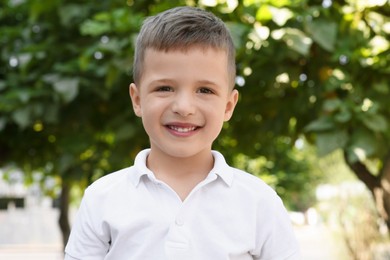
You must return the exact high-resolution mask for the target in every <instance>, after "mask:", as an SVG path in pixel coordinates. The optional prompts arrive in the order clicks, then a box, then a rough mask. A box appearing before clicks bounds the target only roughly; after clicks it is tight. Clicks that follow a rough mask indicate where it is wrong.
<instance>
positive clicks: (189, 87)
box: [65, 7, 299, 260]
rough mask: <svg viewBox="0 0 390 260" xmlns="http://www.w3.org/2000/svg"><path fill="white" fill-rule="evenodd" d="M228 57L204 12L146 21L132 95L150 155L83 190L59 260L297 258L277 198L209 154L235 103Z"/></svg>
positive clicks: (227, 46) (228, 43)
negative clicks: (63, 259)
mask: <svg viewBox="0 0 390 260" xmlns="http://www.w3.org/2000/svg"><path fill="white" fill-rule="evenodd" d="M234 56H235V53H234V46H233V43H232V39H231V36H230V34H229V32H228V30H227V28H226V27H225V25H224V23H223V22H222V21H221V20H220V19H218V18H216V17H215V16H214V15H212V14H211V13H208V12H206V11H203V10H201V9H197V8H191V7H178V8H174V9H171V10H168V11H165V12H163V13H161V14H159V15H157V16H154V17H150V18H148V19H146V20H145V22H144V24H143V26H142V28H141V31H140V34H139V36H138V39H137V45H136V50H135V60H134V68H133V70H134V71H133V72H134V83H132V84H131V85H130V88H129V92H130V97H131V100H132V104H133V109H134V112H135V114H136V115H137V116H139V117H141V119H142V123H143V126H144V128H145V131H146V132H147V134H148V136H149V138H150V149H147V150H144V151H141V152H140V153H139V154H138V155H137V157H136V159H135V163H134V166H132V167H129V168H126V169H123V170H120V171H118V172H115V173H112V174H109V175H107V176H105V177H103V178H101V179H99V180H98V181H96V182H95V183H93V184H92V185H91V186H90V187H89V188H88V189H87V190H86V192H85V195H84V198H83V201H82V203H81V206H80V209H79V213H78V216H77V219H76V221H75V223H74V226H73V229H72V233H71V236H70V238H69V242H68V244H67V246H66V249H65V252H66V256H65V259H82V260H86V259H114V260H120V259H126V260H129V259H137V260H145V259H153V260H156V259H157V260H159V259H162V260H164V259H180V260H181V259H183V260H187V259H197V260H205V259H206V260H207V259H210V260H219V259H221V260H222V259H275V260H280V259H299V250H298V246H297V242H296V240H295V238H294V235H293V231H292V227H291V224H290V221H289V218H288V215H287V213H286V210H285V209H284V207H283V204H282V202H281V200H280V199H279V197H278V196H277V195H276V193H275V192H274V191H273V190H272V189H271V188H270V187H269V186H267V185H266V184H265V183H263V182H262V181H261V180H260V179H258V178H256V177H254V176H252V175H250V174H248V173H245V172H242V171H240V170H238V169H234V168H231V167H230V166H228V165H227V164H226V162H225V160H224V157H223V156H222V154H220V153H218V152H216V151H212V150H211V146H212V143H213V141H214V140H215V139H216V138H217V136H218V134H219V133H220V131H221V128H222V125H223V122H224V121H227V120H229V119H230V117H231V116H232V114H233V110H234V107H235V105H236V103H237V99H238V92H237V90H234V89H233V87H234V80H235V60H234Z"/></svg>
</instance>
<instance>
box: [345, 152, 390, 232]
mask: <svg viewBox="0 0 390 260" xmlns="http://www.w3.org/2000/svg"><path fill="white" fill-rule="evenodd" d="M344 159H345V162H346V163H347V165H348V166H349V167H350V169H351V170H352V171H353V172H354V173H355V175H356V176H357V177H358V179H359V180H361V181H362V182H363V183H364V184H365V185H366V186H367V188H368V189H369V190H370V192H371V194H372V195H373V198H374V202H375V206H376V209H377V211H378V214H379V216H380V217H381V218H382V219H383V220H384V221H385V223H386V225H387V228H388V230H390V218H389V216H390V156H388V157H387V158H386V159H385V160H384V162H383V164H384V167H383V168H382V169H381V171H380V173H379V175H377V176H376V175H373V174H372V173H371V172H370V171H369V169H368V168H367V167H366V166H365V165H364V164H363V163H361V162H354V163H350V162H348V159H347V155H346V153H344Z"/></svg>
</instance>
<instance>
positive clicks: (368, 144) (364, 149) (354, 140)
mask: <svg viewBox="0 0 390 260" xmlns="http://www.w3.org/2000/svg"><path fill="white" fill-rule="evenodd" d="M376 144H377V140H376V138H375V136H374V135H373V134H371V133H370V132H368V131H361V130H360V131H356V132H355V133H354V134H353V136H352V137H351V140H350V145H349V146H348V147H347V152H348V161H349V162H351V163H354V162H357V161H364V160H366V159H367V158H368V157H370V156H372V155H374V154H375V153H376V151H377V145H376Z"/></svg>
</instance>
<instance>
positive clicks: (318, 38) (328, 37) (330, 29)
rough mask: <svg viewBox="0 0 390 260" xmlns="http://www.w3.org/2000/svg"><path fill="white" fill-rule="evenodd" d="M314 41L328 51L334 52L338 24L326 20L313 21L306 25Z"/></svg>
mask: <svg viewBox="0 0 390 260" xmlns="http://www.w3.org/2000/svg"><path fill="white" fill-rule="evenodd" d="M306 30H307V31H308V33H309V34H310V35H311V36H312V38H313V40H314V41H315V42H316V43H318V44H319V45H320V46H321V47H322V48H324V49H325V50H327V51H333V50H334V47H335V43H336V35H337V24H336V23H335V22H331V21H326V20H321V19H317V20H313V21H311V22H308V23H307V24H306Z"/></svg>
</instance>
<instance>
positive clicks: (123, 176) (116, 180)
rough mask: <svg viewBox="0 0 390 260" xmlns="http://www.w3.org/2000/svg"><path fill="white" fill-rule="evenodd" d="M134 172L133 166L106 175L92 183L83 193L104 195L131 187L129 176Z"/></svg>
mask: <svg viewBox="0 0 390 260" xmlns="http://www.w3.org/2000/svg"><path fill="white" fill-rule="evenodd" d="M133 171H134V166H131V167H128V168H124V169H121V170H118V171H116V172H112V173H110V174H107V175H105V176H103V177H101V178H99V179H97V180H96V181H94V182H93V183H92V184H91V185H89V186H88V188H87V189H86V191H85V194H86V195H87V194H91V193H92V194H95V195H98V194H100V195H104V194H107V193H112V192H115V191H119V190H121V189H122V188H123V187H128V185H131V182H130V180H129V176H130V174H131V173H132V172H133Z"/></svg>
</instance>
